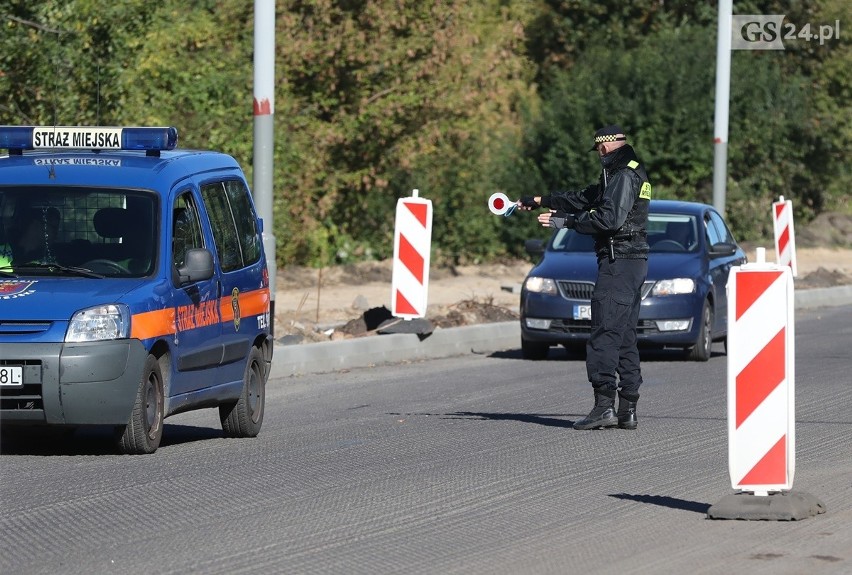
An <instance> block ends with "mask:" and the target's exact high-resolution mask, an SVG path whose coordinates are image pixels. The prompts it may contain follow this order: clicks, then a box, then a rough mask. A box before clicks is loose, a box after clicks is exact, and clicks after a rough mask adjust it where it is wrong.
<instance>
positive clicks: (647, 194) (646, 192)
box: [639, 182, 651, 200]
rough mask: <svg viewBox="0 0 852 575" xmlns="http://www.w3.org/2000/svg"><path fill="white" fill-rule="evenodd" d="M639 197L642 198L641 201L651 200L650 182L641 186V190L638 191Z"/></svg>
mask: <svg viewBox="0 0 852 575" xmlns="http://www.w3.org/2000/svg"><path fill="white" fill-rule="evenodd" d="M639 197H640V198H642V199H643V200H650V199H651V183H650V182H644V183H643V184H642V188H641V189H640V190H639Z"/></svg>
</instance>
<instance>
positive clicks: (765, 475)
mask: <svg viewBox="0 0 852 575" xmlns="http://www.w3.org/2000/svg"><path fill="white" fill-rule="evenodd" d="M765 257H766V250H765V249H764V248H758V249H757V262H756V263H751V264H745V265H743V266H738V267H734V268H732V269H731V272H730V275H729V276H728V342H727V350H728V373H727V379H728V382H727V386H728V471H729V473H730V476H731V486H732V487H733V488H734V489H738V490H740V493H739V494H737V495H736V496H733V497H728V498H726V499H723V500H722V502H720V503H719V504H717V505H714V506H713V507H711V508H710V510H709V511H708V516H710V517H711V518H713V519H800V518H804V517H807V516H809V515H815V514H816V513H821V512H824V511H825V506H824V505H822V504H821V503H820V502H819V501H817V500H815V499H813V498H810V496H806V495H803V494H795V495H794V496H793V497H790V496H789V490H790V489H791V488H792V486H793V475H794V473H795V470H796V425H795V424H796V419H795V349H794V347H795V344H794V341H795V340H794V335H795V334H794V331H795V329H794V324H795V322H794V315H793V309H794V306H793V296H794V292H793V277H792V273H791V270H790V268H789V267H788V266H781V265H778V264H772V263H766V262H765ZM770 494H773V495H770ZM820 507H821V509H822V510H821V511H820Z"/></svg>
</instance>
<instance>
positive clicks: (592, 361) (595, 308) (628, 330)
mask: <svg viewBox="0 0 852 575" xmlns="http://www.w3.org/2000/svg"><path fill="white" fill-rule="evenodd" d="M647 273H648V260H646V259H616V260H614V261H610V260H609V258H603V259H601V260H599V261H598V279H597V282H595V290H594V292H593V293H592V333H591V337H590V338H589V343H588V344H587V345H586V369H587V371H588V373H589V381H591V382H592V387H593V388H594V389H595V390H599V391H604V392H608V394H609V393H612V392H614V391H615V390H616V389H618V388H619V387H621V392H622V393H624V394H626V395H635V396H637V397H638V395H639V386H640V385H642V370H641V369H640V367H639V350H638V349H637V347H636V324H637V322H638V321H639V304H640V303H641V301H642V284H643V283H644V282H645V276H646V275H647ZM616 374H618V380H619V381H616Z"/></svg>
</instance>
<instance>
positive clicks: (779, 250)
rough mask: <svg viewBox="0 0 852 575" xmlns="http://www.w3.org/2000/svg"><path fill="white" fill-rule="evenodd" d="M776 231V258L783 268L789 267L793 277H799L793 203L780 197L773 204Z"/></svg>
mask: <svg viewBox="0 0 852 575" xmlns="http://www.w3.org/2000/svg"><path fill="white" fill-rule="evenodd" d="M772 215H773V216H774V218H773V221H774V224H775V225H774V229H775V257H776V259H777V261H778V263H779V264H780V265H782V266H789V267H790V269H791V270H792V271H793V277H794V278H795V277H799V274H798V271H797V268H796V234H795V233H794V230H793V202H791V201H790V200H785V199H784V196H780V198H779V200H778V201H777V202H773V203H772Z"/></svg>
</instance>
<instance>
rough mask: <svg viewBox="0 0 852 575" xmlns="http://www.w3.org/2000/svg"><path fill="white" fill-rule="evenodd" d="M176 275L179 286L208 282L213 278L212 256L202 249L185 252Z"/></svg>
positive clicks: (208, 251)
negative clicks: (182, 262)
mask: <svg viewBox="0 0 852 575" xmlns="http://www.w3.org/2000/svg"><path fill="white" fill-rule="evenodd" d="M177 273H178V278H179V280H178V283H179V284H180V285H183V284H186V283H194V282H200V281H204V280H209V279H210V278H212V277H213V254H212V253H211V252H210V250H207V249H204V248H192V249H189V250H186V257H185V258H184V264H183V265H182V266H181V267H180V268H178V270H177Z"/></svg>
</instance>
